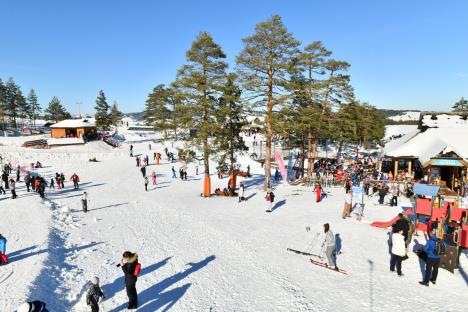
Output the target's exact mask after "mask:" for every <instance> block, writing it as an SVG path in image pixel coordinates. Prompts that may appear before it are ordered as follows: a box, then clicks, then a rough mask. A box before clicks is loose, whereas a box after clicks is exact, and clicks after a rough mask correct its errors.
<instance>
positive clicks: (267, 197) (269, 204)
mask: <svg viewBox="0 0 468 312" xmlns="http://www.w3.org/2000/svg"><path fill="white" fill-rule="evenodd" d="M265 200H266V202H267V210H266V211H267V212H271V211H272V210H271V209H272V203H273V201H274V200H275V194H273V192H272V191H271V190H268V191H267V194H266V195H265Z"/></svg>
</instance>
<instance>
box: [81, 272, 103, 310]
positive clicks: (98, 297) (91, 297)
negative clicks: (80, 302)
mask: <svg viewBox="0 0 468 312" xmlns="http://www.w3.org/2000/svg"><path fill="white" fill-rule="evenodd" d="M104 299H105V297H104V293H103V292H102V290H101V287H99V277H97V276H96V277H94V278H93V280H92V281H91V286H90V287H89V289H88V292H87V293H86V304H87V305H88V306H90V307H91V312H99V302H100V301H102V300H104Z"/></svg>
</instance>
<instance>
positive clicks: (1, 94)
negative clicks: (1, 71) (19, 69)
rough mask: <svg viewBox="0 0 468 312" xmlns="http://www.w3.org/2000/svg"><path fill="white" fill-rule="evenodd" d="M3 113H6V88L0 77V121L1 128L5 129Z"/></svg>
mask: <svg viewBox="0 0 468 312" xmlns="http://www.w3.org/2000/svg"><path fill="white" fill-rule="evenodd" d="M5 114H6V88H5V85H4V84H3V81H2V79H0V118H1V123H2V130H5Z"/></svg>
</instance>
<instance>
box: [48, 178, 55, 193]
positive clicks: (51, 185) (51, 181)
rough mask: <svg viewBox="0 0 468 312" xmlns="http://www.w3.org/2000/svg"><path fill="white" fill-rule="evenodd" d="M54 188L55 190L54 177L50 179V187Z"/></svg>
mask: <svg viewBox="0 0 468 312" xmlns="http://www.w3.org/2000/svg"><path fill="white" fill-rule="evenodd" d="M51 188H53V189H54V190H55V181H54V178H52V179H50V186H49V189H51Z"/></svg>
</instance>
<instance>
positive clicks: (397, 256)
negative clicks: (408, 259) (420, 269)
mask: <svg viewBox="0 0 468 312" xmlns="http://www.w3.org/2000/svg"><path fill="white" fill-rule="evenodd" d="M391 239H392V256H391V258H390V271H392V272H395V266H396V269H397V273H398V276H403V273H402V272H401V262H402V261H403V257H404V256H406V247H405V238H404V236H403V229H393V234H392V238H391Z"/></svg>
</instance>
